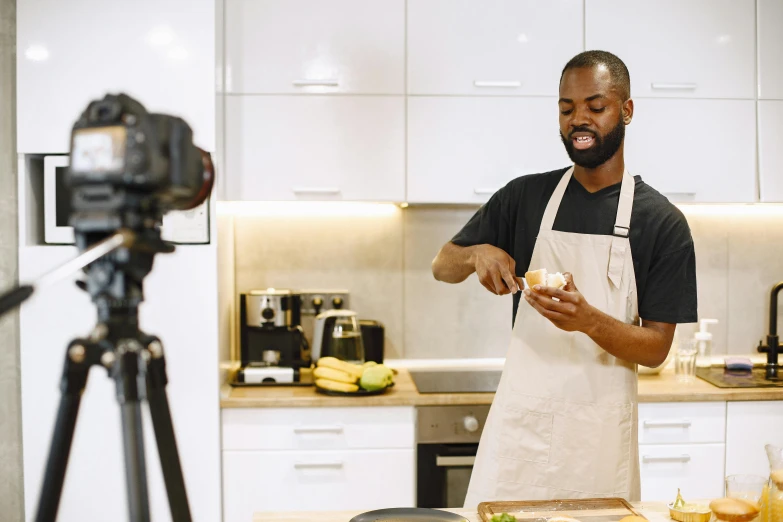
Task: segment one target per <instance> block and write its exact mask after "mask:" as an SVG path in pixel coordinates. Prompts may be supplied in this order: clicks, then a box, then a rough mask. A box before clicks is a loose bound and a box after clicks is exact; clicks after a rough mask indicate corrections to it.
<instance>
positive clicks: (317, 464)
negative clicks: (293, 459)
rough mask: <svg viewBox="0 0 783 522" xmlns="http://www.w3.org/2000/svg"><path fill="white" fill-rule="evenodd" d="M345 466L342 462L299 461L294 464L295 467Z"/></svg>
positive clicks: (334, 467) (338, 467)
mask: <svg viewBox="0 0 783 522" xmlns="http://www.w3.org/2000/svg"><path fill="white" fill-rule="evenodd" d="M343 466H344V464H343V463H342V462H297V463H296V464H294V468H295V469H324V468H333V469H342V468H343Z"/></svg>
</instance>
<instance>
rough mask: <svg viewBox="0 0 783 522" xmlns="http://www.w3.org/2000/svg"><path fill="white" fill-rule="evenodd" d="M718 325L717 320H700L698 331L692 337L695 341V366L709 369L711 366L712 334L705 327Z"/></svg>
mask: <svg viewBox="0 0 783 522" xmlns="http://www.w3.org/2000/svg"><path fill="white" fill-rule="evenodd" d="M710 324H718V320H717V319H702V320H701V321H699V331H698V332H696V333H695V334H694V335H693V339H694V340H695V341H696V366H697V367H699V368H709V367H710V366H712V332H710V331H709V330H708V329H707V325H710Z"/></svg>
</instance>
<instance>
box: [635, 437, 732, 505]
mask: <svg viewBox="0 0 783 522" xmlns="http://www.w3.org/2000/svg"><path fill="white" fill-rule="evenodd" d="M725 453H726V445H725V444H661V445H645V444H642V445H640V446H639V461H640V464H641V472H642V500H643V501H645V502H649V501H658V502H667V503H668V502H672V501H674V499H675V498H676V497H677V488H680V490H681V491H682V496H683V497H684V498H685V499H686V500H687V499H689V498H690V499H709V498H719V497H722V496H723V489H724V488H723V479H724V459H725Z"/></svg>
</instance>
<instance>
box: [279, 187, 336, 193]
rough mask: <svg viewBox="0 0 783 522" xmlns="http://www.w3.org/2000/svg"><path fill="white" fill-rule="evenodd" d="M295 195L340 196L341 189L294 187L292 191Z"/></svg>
mask: <svg viewBox="0 0 783 522" xmlns="http://www.w3.org/2000/svg"><path fill="white" fill-rule="evenodd" d="M291 191H292V192H293V193H294V194H333V195H334V194H339V193H340V189H338V188H330V187H294V188H292V189H291Z"/></svg>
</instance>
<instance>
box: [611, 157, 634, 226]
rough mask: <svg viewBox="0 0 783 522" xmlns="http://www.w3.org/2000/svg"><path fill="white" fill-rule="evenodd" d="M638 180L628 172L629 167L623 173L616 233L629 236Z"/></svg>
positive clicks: (615, 223) (615, 224) (615, 222)
mask: <svg viewBox="0 0 783 522" xmlns="http://www.w3.org/2000/svg"><path fill="white" fill-rule="evenodd" d="M635 185H636V181H635V180H634V179H633V176H631V175H630V174H628V169H626V170H625V172H624V173H623V183H622V185H621V186H620V202H619V203H618V204H617V217H616V218H615V221H614V231H613V232H614V235H615V236H619V237H628V233H629V232H630V230H631V209H632V208H633V194H634V189H635V188H636V187H635Z"/></svg>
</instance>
